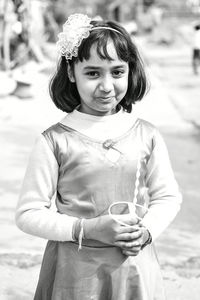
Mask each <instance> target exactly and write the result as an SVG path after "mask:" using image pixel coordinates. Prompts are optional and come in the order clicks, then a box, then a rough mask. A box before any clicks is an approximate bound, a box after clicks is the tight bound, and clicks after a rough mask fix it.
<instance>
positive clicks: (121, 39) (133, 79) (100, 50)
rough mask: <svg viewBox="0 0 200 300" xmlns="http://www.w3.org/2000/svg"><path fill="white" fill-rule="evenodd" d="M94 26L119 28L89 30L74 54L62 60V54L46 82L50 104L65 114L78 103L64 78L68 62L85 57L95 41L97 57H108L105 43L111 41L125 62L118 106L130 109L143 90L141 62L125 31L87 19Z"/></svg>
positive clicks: (144, 81) (103, 22)
mask: <svg viewBox="0 0 200 300" xmlns="http://www.w3.org/2000/svg"><path fill="white" fill-rule="evenodd" d="M91 24H92V25H93V26H94V27H99V26H101V27H112V28H114V29H116V30H118V31H119V33H118V32H116V31H112V30H109V29H105V30H104V29H97V30H92V31H91V32H90V35H89V37H88V38H86V39H83V41H82V43H81V45H80V46H79V49H78V56H77V57H73V58H72V60H66V58H65V57H64V56H62V57H61V58H60V60H59V62H58V66H57V71H56V73H55V74H54V76H53V78H52V79H51V81H50V85H49V91H50V96H51V98H52V100H53V102H54V104H55V105H56V106H57V107H58V108H59V109H61V110H62V111H65V112H67V113H69V112H72V111H73V110H74V109H75V108H76V107H77V106H78V105H79V104H80V96H79V93H78V90H77V87H76V84H75V83H72V82H70V80H69V77H68V71H67V67H68V64H69V66H70V67H71V68H72V70H73V67H74V64H76V63H77V62H78V61H81V62H82V61H83V60H89V58H90V49H91V47H92V46H93V45H94V44H95V45H96V46H97V54H98V55H99V57H100V58H101V59H107V60H110V61H111V60H112V58H111V57H110V56H109V54H108V52H107V43H108V41H109V40H112V41H113V44H114V46H115V49H116V52H117V55H118V57H119V59H120V60H122V61H125V62H127V63H128V64H129V77H128V89H127V92H126V95H125V96H124V98H123V99H122V100H121V101H120V105H121V106H122V107H123V109H124V110H126V111H127V112H131V110H132V104H134V103H135V102H136V101H139V100H141V99H142V98H143V96H144V94H145V93H146V91H147V78H146V74H145V71H144V65H143V62H142V60H141V57H140V54H139V52H138V50H137V47H136V45H135V44H134V43H133V42H132V40H131V38H130V35H129V34H128V32H127V31H126V30H125V29H124V28H123V27H122V26H121V25H120V24H118V23H116V22H113V21H91Z"/></svg>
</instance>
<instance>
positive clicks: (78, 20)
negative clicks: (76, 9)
mask: <svg viewBox="0 0 200 300" xmlns="http://www.w3.org/2000/svg"><path fill="white" fill-rule="evenodd" d="M90 21H91V19H90V18H88V16H86V15H83V14H74V15H71V16H69V18H68V20H67V21H66V22H65V24H64V25H63V31H62V32H61V33H59V34H58V42H57V47H58V51H59V53H60V55H61V56H65V58H66V59H72V57H73V56H74V57H77V56H78V47H79V46H80V44H81V42H82V40H83V39H85V38H87V37H88V36H89V34H90V30H91V28H92V27H93V26H92V25H91V24H90Z"/></svg>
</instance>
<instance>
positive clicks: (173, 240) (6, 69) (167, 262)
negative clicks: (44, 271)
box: [0, 0, 200, 300]
mask: <svg viewBox="0 0 200 300" xmlns="http://www.w3.org/2000/svg"><path fill="white" fill-rule="evenodd" d="M72 13H85V14H87V15H88V16H90V17H91V18H93V19H101V18H103V19H111V20H115V21H118V22H120V23H121V24H122V25H123V26H124V27H125V28H126V29H127V31H128V32H129V33H130V35H131V37H132V39H133V40H134V42H135V43H136V44H137V46H138V47H139V50H140V52H141V55H142V58H143V60H144V62H145V68H146V72H147V74H148V78H149V82H150V84H151V89H150V92H149V93H148V94H147V95H146V97H145V98H144V100H142V101H141V102H140V103H138V104H136V105H135V107H134V109H135V112H136V113H137V114H138V116H139V117H142V118H145V119H147V120H148V121H150V122H152V123H153V124H155V125H156V126H157V127H158V128H159V130H160V131H161V133H162V134H163V136H164V139H165V141H166V144H167V147H168V150H169V155H170V159H171V162H172V167H173V169H174V173H175V176H176V179H177V181H178V184H179V186H180V190H181V192H182V194H183V205H182V209H181V211H180V213H179V214H178V216H177V217H176V219H175V220H174V222H173V223H172V224H171V225H170V226H169V228H168V229H167V230H166V231H165V232H164V233H163V234H162V235H161V237H160V238H159V239H158V240H157V241H156V246H157V249H158V258H159V260H160V263H161V267H162V271H163V276H164V281H165V285H166V290H167V296H168V299H170V300H171V299H173V300H179V299H180V300H199V295H200V200H199V195H200V184H199V178H200V160H199V155H200V54H198V53H199V52H200V36H199V35H200V33H199V32H200V30H199V29H198V28H199V24H200V0H174V1H169V0H115V1H114V0H76V1H73V0H57V1H56V0H52V1H50V0H49V1H47V0H0V151H1V155H0V226H1V237H0V281H1V286H0V299H1V300H4V299H5V300H10V299H13V300H14V299H15V300H22V299H26V300H29V299H32V298H33V294H34V290H35V286H36V283H37V278H38V274H39V269H40V263H41V259H42V254H43V251H44V247H45V244H46V241H43V240H42V239H39V238H36V237H32V236H29V235H26V234H24V233H23V232H20V231H19V229H17V228H16V226H15V222H14V213H15V207H16V203H17V199H18V195H19V191H20V186H21V184H22V180H23V176H24V172H25V169H26V165H27V162H28V158H29V154H30V151H31V148H32V146H33V144H34V142H35V139H36V138H37V136H38V135H39V134H40V133H41V132H42V131H43V130H45V129H46V128H47V127H48V126H50V125H52V124H53V123H55V122H57V121H59V120H60V119H61V118H62V117H63V115H64V113H63V112H61V111H59V110H58V109H56V107H54V105H53V104H52V102H51V99H50V97H49V94H48V83H49V80H50V78H51V76H52V75H53V73H54V71H55V68H56V61H57V58H58V56H57V51H56V46H55V44H56V41H57V34H58V33H59V32H60V31H61V30H62V25H63V23H64V22H65V21H66V19H67V17H68V16H69V15H70V14H72Z"/></svg>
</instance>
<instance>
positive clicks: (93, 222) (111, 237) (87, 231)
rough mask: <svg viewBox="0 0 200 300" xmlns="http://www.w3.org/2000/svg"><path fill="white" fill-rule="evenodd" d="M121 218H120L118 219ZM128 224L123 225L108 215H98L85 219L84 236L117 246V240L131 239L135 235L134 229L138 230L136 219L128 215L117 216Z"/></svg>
mask: <svg viewBox="0 0 200 300" xmlns="http://www.w3.org/2000/svg"><path fill="white" fill-rule="evenodd" d="M120 218H121V219H120ZM118 219H119V220H122V221H123V222H125V223H126V224H128V225H130V226H124V225H121V224H119V223H118V222H116V221H115V220H113V219H112V218H111V217H110V216H109V215H105V216H100V217H97V218H93V219H85V221H84V236H85V238H86V239H93V240H98V241H100V242H102V243H105V244H109V245H113V246H117V244H116V243H117V242H119V241H121V240H124V241H126V242H128V241H132V240H133V239H135V238H136V237H137V233H136V231H138V230H139V226H138V225H136V223H138V220H137V219H133V218H131V217H130V215H127V216H124V215H123V216H122V217H120V216H119V217H118Z"/></svg>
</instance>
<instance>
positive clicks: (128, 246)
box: [115, 239, 142, 250]
mask: <svg viewBox="0 0 200 300" xmlns="http://www.w3.org/2000/svg"><path fill="white" fill-rule="evenodd" d="M115 246H117V247H119V248H122V249H125V250H132V249H133V250H135V249H138V248H141V247H142V240H141V239H137V240H133V241H129V242H124V241H118V242H116V243H115Z"/></svg>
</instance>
